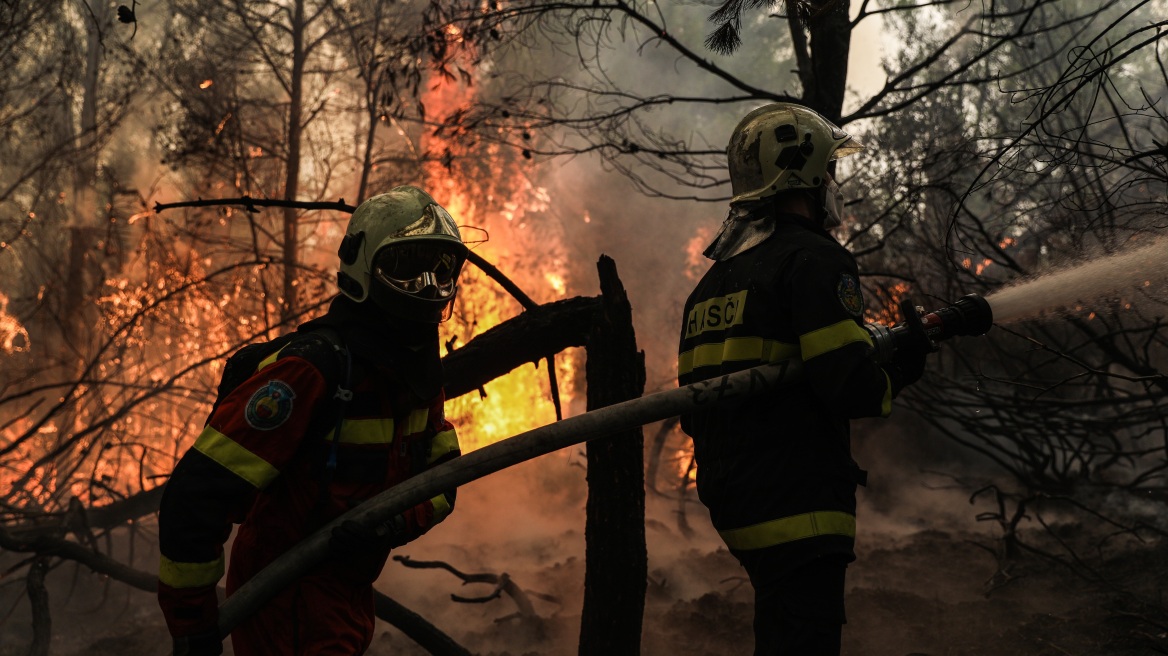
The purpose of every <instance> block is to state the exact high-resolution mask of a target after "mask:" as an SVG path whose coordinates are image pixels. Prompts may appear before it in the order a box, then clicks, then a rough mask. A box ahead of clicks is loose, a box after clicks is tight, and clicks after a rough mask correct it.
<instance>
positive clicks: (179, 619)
mask: <svg viewBox="0 0 1168 656" xmlns="http://www.w3.org/2000/svg"><path fill="white" fill-rule="evenodd" d="M466 254H467V249H466V246H465V245H464V244H463V243H462V239H461V237H460V236H459V232H458V228H457V226H456V225H455V223H454V220H453V219H452V218H451V216H450V214H448V213H447V212H446V210H444V209H443V208H442V207H441V206H439V205H438V204H437V203H435V202H434V200H433V199H432V198H431V197H430V196H429V195H428V194H426V193H425V192H424V191H422V190H420V189H417V188H415V187H408V186H406V187H397V188H395V189H393V190H392V191H390V192H389V193H386V194H382V195H379V196H376V197H374V198H371V199H369V200H367V201H365V202H364V203H362V204H361V206H360V207H358V208H357V210H356V211H355V212H354V213H353V216H352V219H351V220H350V222H349V227H348V230H347V232H346V235H345V237H344V240H343V241H342V245H341V249H340V256H341V266H340V272H339V274H338V286H339V287H340V290H341V294H340V295H338V296H337V298H336V299H335V300H334V301H333V302H332V304H331V306H330V308H329V310H328V312H327V313H326V314H325V315H324V316H322V317H321V318H319V319H316V320H314V321H310V322H308V323H307V324H304V325H302V326H300V328H299V329H298V331H297V335H298V336H297V338H294V339H292V340H291V341H290V342H289V343H288V344H287V345H286V346H284V347H283V348H282V349H281V350H279V351H278V352H276V353H273V354H272V355H270V356H269V357H267V358H266V359H264V360H263V361H262V362H260V363H259V364H258V366H257V367H256V369H255V372H254V374H252V375H251V376H250V377H249V378H247V379H246V380H244V381H243V382H242V383H241V384H239V385H238V387H236V388H235V389H234V390H232V391H230V393H228V394H226V395H225V396H223V397H222V398H221V399H220V400H219V402H218V404H217V406H216V407H215V409H214V410H213V411H212V413H211V416H210V418H209V419H208V421H207V424H206V426H205V428H204V429H203V432H202V433H201V434H200V435H199V437H198V439H197V440H196V441H195V444H194V446H193V447H192V448H191V449H190V450H189V451H188V452H187V453H186V454H185V455H184V456H183V458H182V459H181V460H180V461H179V463H178V466H177V467H176V468H175V471H174V473H173V475H172V476H171V478H170V481H169V482H168V484H167V487H166V492H165V494H164V496H163V499H162V508H161V512H160V514H159V533H160V538H159V539H160V548H161V552H162V558H161V565H160V568H159V574H158V579H159V590H158V600H159V604H160V605H161V607H162V610H163V613H164V615H165V616H166V622H167V626H168V627H169V629H170V632H171V634H172V636H173V637H174V651H175V653H176V654H190V655H200V654H219V653H221V650H222V644H221V640H220V638H219V636H218V633H217V631H216V623H217V620H218V608H217V599H216V593H215V588H216V584H217V583H218V581H219V579H220V577H221V576H222V575H223V570H224V553H223V544H224V542H225V541H226V540H227V537H228V535H229V534H230V531H231V525H232V523H239V524H240V527H239V531H238V534H237V535H236V538H235V541H234V544H233V546H232V550H231V567H230V569H229V570H228V571H227V582H226V586H227V594H228V595H230V594H231V593H232V592H233V591H234V590H236V589H238V588H239V587H240V586H241V585H242V584H243V583H245V582H246V581H247V580H249V579H250V578H251V577H253V576H254V575H255V574H256V573H258V572H259V571H260V570H262V569H263V568H264V567H265V566H267V565H268V564H269V563H270V562H272V561H273V560H274V559H275V558H276V557H278V556H279V555H281V554H282V553H283V552H285V551H287V550H288V549H289V548H291V547H292V546H294V545H295V544H296V543H297V542H299V541H300V540H301V539H303V538H304V537H306V536H307V535H309V534H310V533H312V532H313V531H315V530H316V529H318V528H320V527H321V526H322V525H324V524H325V523H327V522H329V521H331V520H333V519H334V518H336V517H337V516H338V515H340V514H342V513H344V512H345V511H347V510H349V509H351V508H352V507H354V506H356V505H357V504H359V503H361V502H362V501H365V500H366V499H369V498H370V497H372V496H374V495H376V494H377V493H379V492H381V491H383V490H385V489H387V488H389V487H392V486H394V485H397V484H398V483H401V482H402V481H404V480H405V479H407V478H409V477H410V476H413V475H414V474H417V473H419V472H421V471H423V470H425V469H427V468H429V467H433V466H435V465H437V464H439V463H442V462H445V461H447V460H450V459H451V458H454V457H456V456H457V455H459V447H458V439H457V437H456V436H455V431H454V427H453V426H451V424H450V423H449V422H448V421H446V419H445V415H444V414H443V401H444V398H443V393H442V382H441V380H442V371H441V361H440V359H439V353H438V323H439V322H441V321H442V320H444V319H445V318H447V317H448V316H449V312H450V308H451V303H452V302H453V300H454V296H455V293H456V292H457V279H458V274H459V271H460V270H461V267H462V264H463V262H464V261H465V258H466ZM341 345H343V348H342V347H341ZM346 351H347V355H343V354H344V353H345V352H346ZM344 369H348V370H349V371H348V373H347V374H346V373H345V372H344V371H343V370H344ZM345 380H347V381H348V385H347V388H348V389H349V390H350V391H351V393H352V395H351V397H349V398H348V400H347V401H345V402H344V403H342V404H340V405H339V406H338V403H339V401H337V400H335V399H334V396H335V395H336V392H337V387H338V386H339V384H338V382H339V381H345ZM341 396H347V395H345V394H344V393H343V392H342V394H341ZM342 409H343V410H342ZM342 411H343V422H342V421H340V420H341V418H342V417H341V415H340V413H341V412H342ZM337 426H339V427H340V430H339V434H336V433H337V432H338V431H337V430H336V427H337ZM454 497H455V491H454V490H450V491H449V492H446V493H445V494H440V495H438V496H436V497H434V498H433V499H430V500H429V501H425V502H423V503H421V504H418V505H417V506H415V507H414V508H412V509H410V510H408V511H406V512H405V513H403V514H401V515H399V516H398V517H396V518H394V520H393V521H391V522H388V523H386V524H385V525H383V526H379V527H376V528H374V529H367V528H364V527H362V526H361V525H359V524H357V523H355V522H346V523H345V524H343V525H341V526H340V527H339V528H337V529H336V530H334V532H333V535H332V539H331V542H330V558H329V560H328V561H326V562H325V563H323V564H321V565H320V566H319V567H317V568H316V569H315V570H313V571H311V572H310V573H308V574H306V575H304V576H303V577H301V578H300V579H299V580H297V581H296V582H295V583H294V584H293V585H291V586H289V587H288V588H287V589H285V590H284V591H282V592H281V593H279V595H278V596H277V597H276V598H275V599H273V600H272V601H271V602H270V603H269V604H268V605H267V606H266V607H264V608H263V609H262V610H261V611H259V612H258V613H257V614H256V615H254V616H253V617H251V618H249V619H248V620H246V621H244V622H243V623H241V624H240V625H239V626H238V627H237V628H236V629H235V630H234V631H233V632H232V644H233V646H234V648H235V653H236V654H239V655H241V656H249V655H253V654H289V655H291V654H312V655H319V654H359V653H362V652H364V651H365V650H366V649H367V648H368V646H369V643H370V640H371V639H372V637H373V626H374V614H373V588H372V583H373V581H374V580H375V579H376V578H377V576H378V574H379V573H380V572H381V569H382V567H383V566H384V564H385V561H386V558H387V557H388V554H389V551H390V549H392V548H394V547H397V546H399V545H402V544H405V543H406V542H409V541H410V540H413V539H415V538H417V537H418V536H420V535H422V534H423V533H425V532H426V531H428V530H429V529H430V528H432V527H433V526H434V525H435V524H437V523H438V522H440V521H442V520H443V519H444V518H445V517H446V516H447V515H448V514H450V512H451V510H452V509H453V507H454Z"/></svg>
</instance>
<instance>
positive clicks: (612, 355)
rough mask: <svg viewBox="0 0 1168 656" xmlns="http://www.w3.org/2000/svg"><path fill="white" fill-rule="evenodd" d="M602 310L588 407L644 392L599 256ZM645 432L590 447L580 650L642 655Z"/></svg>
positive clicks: (627, 325)
mask: <svg viewBox="0 0 1168 656" xmlns="http://www.w3.org/2000/svg"><path fill="white" fill-rule="evenodd" d="M597 269H598V271H599V274H600V290H601V312H600V316H599V317H598V319H597V321H595V322H594V323H593V324H592V330H591V333H590V334H589V336H588V363H587V366H586V375H587V380H588V409H589V410H596V409H598V408H603V407H606V406H611V405H613V404H616V403H620V402H622V401H628V400H630V399H636V398H639V397H640V396H641V395H642V394H643V393H644V391H645V353H644V352H643V351H638V350H637V338H636V334H635V332H634V330H633V309H632V305H631V304H630V303H629V299H628V295H627V294H626V293H625V289H624V285H623V284H622V283H621V280H620V277H619V276H618V275H617V270H616V263H615V262H614V261H613V260H612V258H609V257H607V256H601V258H600V261H599V262H598V263H597ZM644 443H645V439H644V434H643V432H642V429H641V426H640V425H633V426H626V427H623V428H622V429H621V430H620V431H616V432H613V433H612V434H610V435H608V436H606V437H604V438H602V439H598V440H595V441H593V442H591V443H590V444H589V445H588V476H587V479H588V502H587V506H586V510H585V512H586V515H587V519H586V526H585V530H584V536H585V539H584V542H585V550H584V560H585V574H584V608H583V611H582V612H581V618H580V646H579V653H580V654H581V655H582V656H583V655H593V654H596V655H600V654H604V655H606V656H607V655H619V654H629V655H633V654H639V653H640V651H641V625H642V620H643V617H644V612H645V589H646V586H647V585H648V583H647V581H648V565H647V559H648V555H647V552H646V548H645V474H644V464H645V463H644Z"/></svg>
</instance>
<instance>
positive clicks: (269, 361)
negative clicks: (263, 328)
mask: <svg viewBox="0 0 1168 656" xmlns="http://www.w3.org/2000/svg"><path fill="white" fill-rule="evenodd" d="M286 348H288V347H287V346H282V347H280V349H279V350H278V351H276V352H275V353H273V354H271V355H269V356H268V357H266V358H264V359H263V360H260V363H259V364H257V365H256V371H262V370H263V369H264V367H267V366H268V365H270V364H273V363H274V362H275V361H276V360H278V359H279V358H280V351H283V350H284V349H286Z"/></svg>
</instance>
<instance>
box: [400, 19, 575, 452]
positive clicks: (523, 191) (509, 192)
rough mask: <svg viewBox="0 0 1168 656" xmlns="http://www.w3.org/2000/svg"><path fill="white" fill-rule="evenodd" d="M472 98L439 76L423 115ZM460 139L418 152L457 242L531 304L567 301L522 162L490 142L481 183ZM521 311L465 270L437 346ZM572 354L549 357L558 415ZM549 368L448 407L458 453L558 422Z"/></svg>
mask: <svg viewBox="0 0 1168 656" xmlns="http://www.w3.org/2000/svg"><path fill="white" fill-rule="evenodd" d="M447 35H448V37H449V38H452V39H456V38H461V35H460V33H459V32H457V31H451V30H447ZM435 77H436V78H437V76H435ZM472 100H473V90H472V89H471V88H470V87H469V86H467V85H464V84H462V83H460V82H458V81H452V80H449V79H438V80H437V81H436V82H435V83H434V84H433V85H432V86H431V88H430V89H429V90H428V91H427V93H426V94H425V96H424V97H423V100H422V102H423V103H424V105H425V107H426V114H427V116H428V117H429V116H435V117H437V118H438V119H441V118H443V117H445V116H448V115H450V114H452V113H454V112H456V111H458V110H460V109H463V108H466V107H467V106H468V105H469V104H470V102H471V101H472ZM460 137H461V135H460V134H459V133H458V130H457V129H452V130H448V131H442V132H431V133H428V134H426V135H424V136H423V139H422V146H423V150H424V151H425V152H426V153H427V154H428V155H430V156H431V157H430V159H431V160H432V161H431V162H429V163H428V164H427V165H426V166H425V168H424V173H423V175H424V177H425V187H426V188H427V190H428V191H429V192H430V193H431V194H432V195H433V196H434V197H435V198H436V199H437V200H438V202H439V203H441V204H442V205H443V206H444V207H445V208H446V209H447V211H449V212H450V214H451V215H452V216H453V217H454V218H455V220H456V221H457V222H458V223H459V225H460V226H462V227H463V233H464V234H463V236H464V239H467V241H468V242H471V243H470V244H469V245H470V246H471V247H472V248H474V249H475V251H476V253H478V254H479V255H482V256H483V257H484V258H485V259H487V260H488V261H490V262H492V263H493V264H495V265H496V266H498V267H499V268H500V270H502V271H503V272H504V273H505V275H507V276H508V277H509V278H511V280H512V281H514V282H515V283H516V284H517V285H518V286H519V287H520V288H521V289H523V290H524V291H525V292H526V293H527V294H529V295H530V296H531V297H532V298H533V299H535V300H536V301H537V302H547V301H552V300H556V299H558V298H562V297H564V296H566V295H568V294H569V293H570V291H571V281H570V278H569V276H568V269H567V261H568V260H567V257H566V256H564V254H563V247H562V245H561V243H560V241H559V240H558V239H557V238H556V237H555V236H554V235H550V234H548V232H547V230H546V229H545V226H544V225H543V224H542V223H541V222H538V218H537V217H533V216H532V215H533V214H536V213H540V212H543V211H545V210H546V209H548V207H549V206H550V203H551V199H550V198H549V197H548V194H547V191H546V190H545V189H543V188H541V187H539V186H538V185H537V184H535V183H534V182H532V181H531V179H530V177H529V176H528V175H525V173H526V170H525V168H524V167H525V164H523V163H521V162H520V161H519V160H518V159H514V158H508V157H506V156H505V155H507V153H506V152H501V151H500V150H499V147H498V146H497V145H491V146H487V147H485V149H486V150H487V153H486V155H488V156H490V160H489V161H491V162H492V167H491V170H490V171H489V172H486V175H480V176H479V177H485V178H488V179H475V175H473V174H472V175H464V174H462V172H461V171H460V169H459V168H458V167H459V163H460V162H462V161H463V160H464V159H465V160H466V161H475V160H476V159H478V160H479V161H481V157H482V154H476V153H474V152H473V151H471V148H473V147H474V146H470V145H467V143H466V141H465V140H463V139H461V138H460ZM479 147H480V148H482V146H479ZM529 219H532V220H531V221H529ZM585 220H587V219H585ZM480 233H482V234H486V235H488V238H487V240H486V241H485V242H480V243H477V244H476V243H473V240H474V237H475V235H477V234H480ZM521 311H522V307H521V306H520V305H519V303H518V302H517V301H515V300H514V299H512V298H510V296H509V295H508V294H507V293H506V292H505V291H504V290H503V289H502V288H501V287H499V285H497V284H496V283H495V282H494V281H492V280H490V279H489V278H487V277H486V276H485V275H484V274H482V273H481V272H480V271H479V270H477V269H476V268H474V267H472V266H467V267H466V268H465V269H464V270H463V274H462V279H461V281H460V284H459V295H458V298H457V299H456V301H455V311H454V317H453V318H452V319H451V320H450V321H448V322H446V323H445V324H442V326H441V327H440V329H439V332H440V334H441V339H442V342H443V343H453V344H455V345H456V347H457V345H461V344H465V343H466V342H468V341H470V340H471V339H473V338H474V337H475V336H476V335H479V334H481V333H482V332H484V331H486V330H489V329H490V328H492V327H494V326H497V325H498V324H500V323H502V322H503V321H506V320H507V319H509V318H511V317H513V316H515V315H517V314H519V313H520V312H521ZM577 357H578V356H576V355H575V354H571V353H568V354H560V355H559V356H558V357H556V358H554V366H555V371H556V377H557V382H558V387H559V391H560V398H561V403H562V404H563V407H565V408H567V407H568V405H569V403H570V402H571V399H572V397H573V392H574V385H573V382H574V378H575V376H576V371H577V366H578V365H577ZM546 367H547V361H546V360H543V361H541V362H539V363H537V364H536V366H534V367H526V366H525V367H520V368H518V369H516V370H514V371H512V372H511V373H510V374H507V375H506V376H503V377H501V378H498V379H496V380H494V381H491V382H490V383H487V385H486V386H485V387H484V389H483V390H482V391H483V395H479V394H473V393H472V394H467V395H465V396H463V397H461V398H458V399H454V400H452V401H450V402H449V403H448V404H447V408H446V412H447V415H448V416H449V417H450V419H451V421H452V422H454V424H455V425H456V426H457V427H458V434H459V442H460V443H461V445H462V450H463V452H469V451H473V450H474V449H477V448H480V447H482V446H486V445H487V444H491V443H493V442H497V441H499V440H501V439H504V438H506V437H510V436H512V435H515V434H517V433H520V432H523V431H525V430H529V429H531V428H534V427H536V426H540V425H543V424H548V423H551V422H553V421H555V409H554V407H553V405H552V403H551V401H550V383H549V380H548V373H547V369H546Z"/></svg>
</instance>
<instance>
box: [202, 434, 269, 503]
mask: <svg viewBox="0 0 1168 656" xmlns="http://www.w3.org/2000/svg"><path fill="white" fill-rule="evenodd" d="M194 449H195V450H196V451H198V452H199V453H202V454H203V455H205V456H207V457H208V458H210V459H212V460H214V461H215V462H217V463H219V464H220V465H223V466H224V467H226V468H227V469H228V470H229V471H230V472H231V473H233V474H235V475H236V476H238V477H240V478H242V479H243V480H245V481H247V482H248V483H251V484H252V485H254V486H255V487H256V488H258V489H261V490H262V489H264V488H265V487H267V486H268V484H269V483H271V482H272V481H274V480H276V477H277V476H279V475H280V470H278V469H276V468H275V467H273V466H272V465H271V463H269V462H268V461H267V460H264V459H263V458H261V457H259V456H257V455H256V454H254V453H252V452H251V451H248V450H247V449H245V448H244V447H242V446H240V445H239V443H238V442H236V441H235V440H233V439H231V438H230V437H227V436H226V435H224V434H223V433H220V432H219V431H217V430H215V429H214V428H211V427H210V426H207V427H206V428H204V429H203V432H202V433H200V434H199V438H198V439H197V440H195V446H194Z"/></svg>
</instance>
